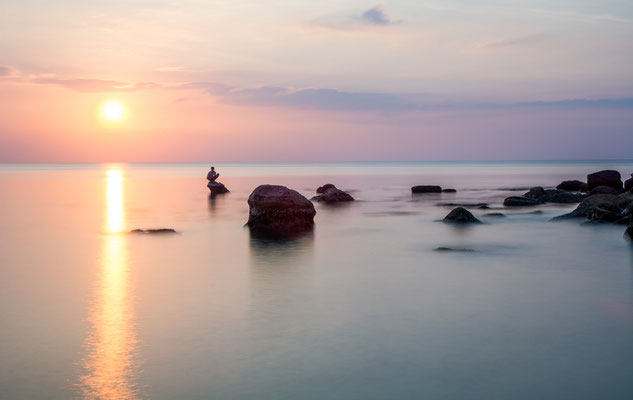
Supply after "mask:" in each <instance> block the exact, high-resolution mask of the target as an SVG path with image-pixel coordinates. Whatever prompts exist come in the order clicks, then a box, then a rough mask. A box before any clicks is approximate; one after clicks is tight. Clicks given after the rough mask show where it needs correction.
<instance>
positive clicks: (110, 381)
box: [0, 162, 633, 400]
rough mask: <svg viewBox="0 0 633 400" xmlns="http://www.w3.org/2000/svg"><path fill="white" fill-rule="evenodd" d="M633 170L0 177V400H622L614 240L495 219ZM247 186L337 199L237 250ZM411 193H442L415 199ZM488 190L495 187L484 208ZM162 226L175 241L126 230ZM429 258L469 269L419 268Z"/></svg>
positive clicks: (621, 243)
mask: <svg viewBox="0 0 633 400" xmlns="http://www.w3.org/2000/svg"><path fill="white" fill-rule="evenodd" d="M605 167H610V168H615V169H618V170H620V171H621V172H622V173H623V175H624V176H628V174H629V173H631V172H633V163H632V162H586V163H578V162H576V163H572V162H560V163H544V162H540V163H539V162H534V163H499V162H497V163H474V162H473V163H350V164H218V165H216V168H217V169H218V171H219V172H220V174H221V177H220V179H219V180H220V181H221V182H223V183H225V184H226V185H227V187H228V188H229V189H230V190H231V193H229V194H227V195H225V196H222V197H217V198H215V199H209V196H208V190H207V188H206V181H205V176H206V172H207V170H208V166H207V165H202V164H135V165H74V164H67V165H57V164H55V165H43V164H38V165H3V166H0V188H1V191H0V217H1V222H2V226H1V229H0V317H1V322H2V327H1V330H0V360H2V361H1V363H0V398H6V399H63V398H95V399H133V398H151V399H574V400H579V399H598V398H601V399H627V400H628V399H631V398H633V247H632V246H631V245H630V244H629V243H627V242H626V241H625V240H624V239H623V237H622V233H623V227H621V226H620V227H614V226H596V225H592V226H588V225H582V224H581V222H580V221H571V222H560V223H553V222H548V220H549V219H550V218H551V217H553V216H555V215H559V214H562V213H564V212H567V211H568V210H570V209H572V208H573V206H551V205H547V206H542V207H538V209H540V210H543V213H542V214H540V215H534V214H529V212H531V211H533V210H534V209H516V210H503V212H504V213H505V214H507V217H506V218H487V217H484V216H482V214H484V213H486V212H490V211H488V210H474V213H475V214H476V215H477V216H481V219H482V220H484V221H485V222H486V223H485V224H483V225H479V226H472V227H468V228H459V227H454V226H447V225H445V224H443V223H441V222H438V220H439V219H441V218H443V217H444V216H445V215H446V214H447V213H448V211H450V207H442V206H438V205H437V204H438V203H442V202H464V201H465V202H489V203H490V204H491V205H492V206H493V207H499V208H500V207H501V203H502V201H503V198H504V197H506V196H508V195H512V194H517V193H522V192H512V191H509V190H507V189H509V188H516V187H529V186H533V185H545V186H555V185H556V184H558V183H559V182H560V181H562V180H564V179H584V176H585V175H586V174H587V173H589V172H593V171H596V170H599V169H603V168H605ZM261 183H274V184H283V185H287V186H289V187H291V188H294V189H296V190H298V191H300V192H301V193H303V194H304V195H306V196H308V197H310V196H312V195H313V193H314V190H315V188H316V187H317V186H320V185H322V184H324V183H334V184H336V185H337V186H339V187H341V188H344V189H346V190H349V191H350V192H351V193H352V194H353V196H354V197H356V198H357V199H358V200H359V201H357V202H354V203H352V204H346V205H344V206H340V207H327V206H323V205H321V204H317V205H316V208H317V215H316V218H315V222H316V228H315V231H314V233H313V234H312V235H308V236H305V237H303V238H301V239H298V240H295V241H290V242H267V241H261V240H258V239H255V238H251V237H250V235H249V232H248V230H247V229H246V228H244V227H243V225H244V223H245V222H246V220H247V216H248V206H247V204H246V199H247V198H248V195H249V194H250V192H251V191H252V190H253V189H254V188H255V187H256V186H257V185H258V184H261ZM415 184H440V185H442V186H444V187H454V188H456V189H457V190H458V192H457V194H442V195H421V196H420V195H416V196H413V195H412V194H411V193H410V187H411V186H413V185H415ZM500 189H503V190H500ZM161 227H169V228H174V229H176V230H178V231H179V232H180V233H179V234H177V235H171V236H169V235H168V236H161V237H156V236H142V235H141V236H138V235H129V234H125V232H127V231H129V230H131V229H134V228H161ZM439 246H447V247H460V248H467V249H472V250H475V251H472V252H457V253H444V252H437V251H433V249H434V248H436V247H439Z"/></svg>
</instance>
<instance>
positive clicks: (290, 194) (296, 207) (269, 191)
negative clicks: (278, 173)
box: [246, 185, 316, 237]
mask: <svg viewBox="0 0 633 400" xmlns="http://www.w3.org/2000/svg"><path fill="white" fill-rule="evenodd" d="M248 207H249V212H248V222H247V223H246V224H247V225H248V227H249V228H250V229H251V232H252V233H254V234H256V235H260V236H266V237H293V236H297V235H300V234H302V233H304V232H309V231H312V229H313V227H314V216H315V214H316V210H315V209H314V205H313V204H312V202H311V201H310V200H308V199H306V198H305V197H304V196H302V195H301V194H300V193H298V192H297V191H295V190H292V189H288V188H287V187H285V186H278V185H260V186H258V187H257V188H255V190H253V193H251V195H250V196H249V197H248Z"/></svg>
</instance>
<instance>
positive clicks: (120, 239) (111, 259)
mask: <svg viewBox="0 0 633 400" xmlns="http://www.w3.org/2000/svg"><path fill="white" fill-rule="evenodd" d="M124 219H125V217H124V212H123V171H122V170H120V169H116V168H111V169H108V170H107V172H106V214H105V231H106V235H105V236H104V238H103V245H102V251H101V263H100V272H99V277H98V280H97V283H96V285H95V292H94V297H93V308H92V311H91V314H90V323H91V329H90V334H89V336H88V339H87V341H86V352H87V355H86V357H85V361H84V362H83V367H84V370H85V372H84V374H83V376H82V377H81V378H80V382H81V383H80V385H81V389H82V392H83V397H84V398H89V399H123V400H125V399H136V398H139V397H141V396H140V393H139V388H138V386H137V385H136V379H137V371H136V368H135V367H136V364H135V356H136V352H137V343H138V340H137V338H136V332H135V329H134V320H135V315H134V305H133V301H132V289H131V287H130V286H131V285H130V271H129V266H128V254H127V248H126V247H127V246H126V244H127V242H126V237H125V236H124V234H123V233H122V228H123V226H124Z"/></svg>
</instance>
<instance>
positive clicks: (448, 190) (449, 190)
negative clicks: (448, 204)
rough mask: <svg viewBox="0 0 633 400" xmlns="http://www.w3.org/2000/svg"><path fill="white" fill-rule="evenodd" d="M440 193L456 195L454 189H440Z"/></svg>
mask: <svg viewBox="0 0 633 400" xmlns="http://www.w3.org/2000/svg"><path fill="white" fill-rule="evenodd" d="M442 193H457V190H455V189H442Z"/></svg>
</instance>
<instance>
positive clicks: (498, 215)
mask: <svg viewBox="0 0 633 400" xmlns="http://www.w3.org/2000/svg"><path fill="white" fill-rule="evenodd" d="M484 217H492V218H505V217H506V215H505V214H504V213H488V214H484Z"/></svg>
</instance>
